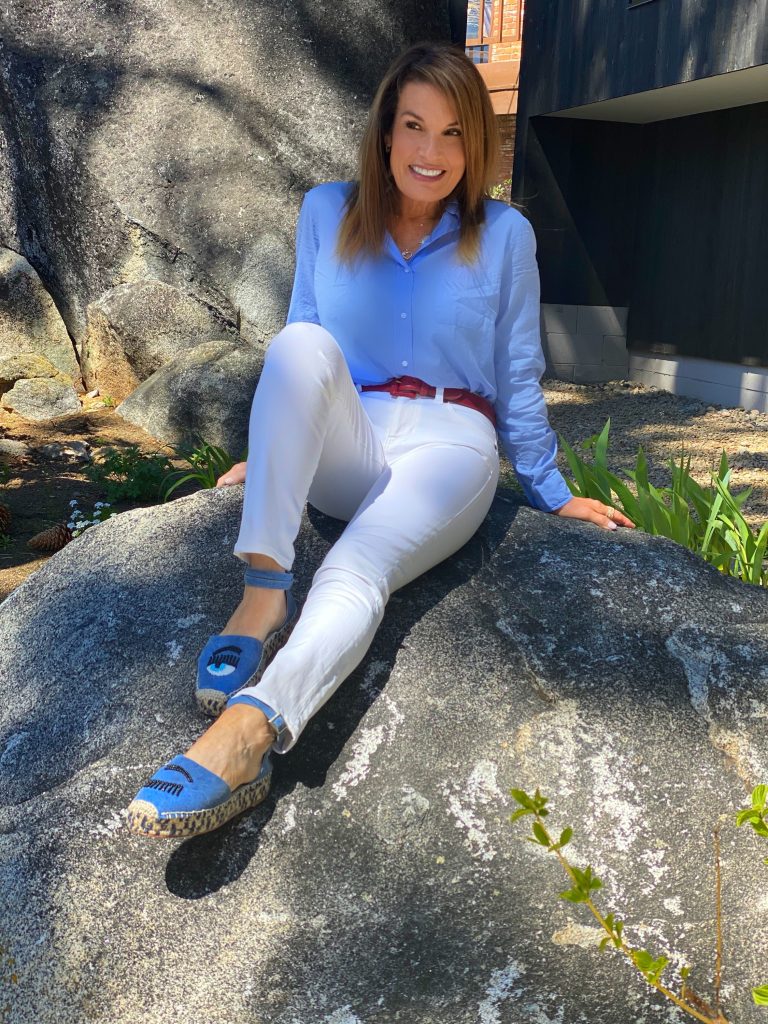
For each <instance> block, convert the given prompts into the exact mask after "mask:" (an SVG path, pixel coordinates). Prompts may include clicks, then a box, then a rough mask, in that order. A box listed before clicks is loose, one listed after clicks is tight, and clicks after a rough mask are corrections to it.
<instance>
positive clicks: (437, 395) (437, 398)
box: [435, 388, 445, 402]
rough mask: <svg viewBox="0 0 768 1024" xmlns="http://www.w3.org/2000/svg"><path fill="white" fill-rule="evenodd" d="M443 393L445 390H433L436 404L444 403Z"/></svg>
mask: <svg viewBox="0 0 768 1024" xmlns="http://www.w3.org/2000/svg"><path fill="white" fill-rule="evenodd" d="M444 393H445V388H435V401H436V402H444V401H445V399H444V398H443V395H444Z"/></svg>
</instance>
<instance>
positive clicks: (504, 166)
mask: <svg viewBox="0 0 768 1024" xmlns="http://www.w3.org/2000/svg"><path fill="white" fill-rule="evenodd" d="M496 124H497V125H498V126H499V135H500V137H501V164H500V165H499V174H498V181H499V183H500V184H503V183H504V182H507V181H511V179H512V165H513V163H514V159H515V132H516V129H517V115H516V114H497V116H496ZM509 191H510V190H509V186H506V185H505V187H504V196H505V198H506V197H507V196H508V195H509Z"/></svg>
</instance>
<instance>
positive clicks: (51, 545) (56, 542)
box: [27, 523, 72, 553]
mask: <svg viewBox="0 0 768 1024" xmlns="http://www.w3.org/2000/svg"><path fill="white" fill-rule="evenodd" d="M71 540H72V531H71V530H70V528H69V527H68V526H67V525H66V523H59V524H58V525H57V526H51V527H50V528H49V529H47V530H43V532H42V533H37V534H35V536H34V537H33V538H32V539H31V540H28V541H27V547H28V548H32V550H33V551H50V552H51V553H53V552H54V551H60V550H61V549H62V548H63V547H64V545H65V544H69V542H70V541H71Z"/></svg>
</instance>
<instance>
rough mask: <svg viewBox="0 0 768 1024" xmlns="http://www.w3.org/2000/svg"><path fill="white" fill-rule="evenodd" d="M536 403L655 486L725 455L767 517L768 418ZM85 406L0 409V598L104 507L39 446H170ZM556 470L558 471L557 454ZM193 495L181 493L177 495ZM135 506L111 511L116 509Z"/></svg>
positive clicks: (591, 390)
mask: <svg viewBox="0 0 768 1024" xmlns="http://www.w3.org/2000/svg"><path fill="white" fill-rule="evenodd" d="M545 397H546V399H547V404H548V407H549V414H550V421H551V423H552V425H553V427H554V428H555V430H556V431H557V432H558V433H559V434H561V435H562V436H563V437H565V438H566V439H567V440H568V441H569V443H570V444H572V445H576V444H577V443H578V442H579V441H581V440H583V439H584V438H587V437H589V436H590V435H592V434H594V433H597V432H598V431H599V430H600V429H601V428H602V426H603V424H604V423H605V421H606V419H607V418H608V417H609V416H610V418H611V438H612V441H611V445H610V448H609V453H610V454H609V465H611V468H613V469H614V470H618V469H622V468H623V469H628V468H630V467H632V466H634V461H635V454H636V452H637V447H638V445H640V444H642V445H643V447H644V448H645V451H646V454H647V457H648V461H649V466H650V469H651V478H652V479H653V480H654V482H656V483H658V484H663V483H665V482H666V479H667V474H666V463H667V460H668V459H670V458H676V457H677V456H678V455H679V453H680V450H681V446H684V447H685V450H686V452H688V453H689V454H690V455H691V456H692V471H693V473H694V476H695V477H696V478H697V479H698V480H699V481H700V482H701V483H704V484H706V483H708V482H709V474H710V471H711V469H712V468H714V467H715V466H716V464H717V462H718V461H719V458H720V453H721V451H723V450H725V451H726V452H727V453H728V456H729V460H730V462H731V464H732V466H733V467H734V488H735V489H738V490H740V489H741V488H743V487H752V488H753V493H752V495H751V497H750V499H749V501H748V503H747V505H746V507H745V513H746V515H747V518H748V519H749V520H750V522H751V523H752V525H759V524H760V523H762V522H763V521H765V520H766V519H768V415H756V414H754V413H746V412H744V411H743V410H731V409H722V408H720V407H713V406H707V405H705V404H704V403H702V402H698V401H696V400H694V399H686V398H678V397H675V396H674V395H670V394H668V393H666V392H662V391H655V390H653V389H649V388H644V387H642V386H639V385H635V384H631V383H630V382H628V381H616V382H613V383H610V384H605V385H602V384H600V385H575V384H567V383H563V382H558V381H546V382H545ZM84 401H85V404H84V406H83V409H82V411H81V412H79V413H73V414H72V415H70V416H63V417H59V418H57V419H55V420H47V421H44V422H40V423H35V422H32V421H29V420H23V419H22V418H21V417H19V416H17V415H16V414H14V413H11V412H7V411H6V410H3V409H0V439H4V440H8V441H12V442H13V441H15V442H22V443H23V444H24V445H25V451H24V453H23V454H8V453H6V452H2V451H0V462H2V463H4V464H5V465H7V466H8V469H9V472H10V477H9V479H8V480H7V482H6V483H5V484H4V485H1V486H0V502H3V503H5V504H6V505H8V506H9V507H10V510H11V516H12V519H11V525H10V530H9V534H8V539H7V541H6V542H5V546H3V545H2V542H1V541H0V600H2V599H4V598H5V597H6V596H7V595H8V594H10V593H11V591H12V590H14V589H15V588H16V587H17V586H18V585H19V584H20V583H21V582H22V581H23V580H25V579H26V578H27V577H28V576H29V575H30V574H32V573H33V572H35V571H36V570H37V569H39V568H40V566H41V565H43V564H44V563H45V561H46V560H47V558H49V557H50V555H41V554H40V553H37V552H34V551H31V550H30V549H29V548H28V547H27V542H28V541H29V540H30V538H31V537H33V536H34V535H35V534H37V533H39V532H41V531H42V530H45V529H47V528H48V527H50V526H53V525H55V524H57V523H65V522H66V521H67V518H68V516H69V511H70V505H69V503H70V501H71V500H72V499H77V500H78V502H79V504H80V506H81V507H82V508H83V509H84V510H86V511H89V510H90V509H91V508H92V506H93V503H94V502H95V501H103V500H105V495H104V493H103V492H102V491H101V490H100V488H99V486H98V485H97V484H94V483H91V481H89V480H88V479H87V477H86V476H85V474H84V472H83V463H82V462H79V461H77V460H76V459H75V458H71V457H62V456H59V457H51V456H50V455H46V454H45V453H44V452H43V451H41V449H42V448H43V446H45V445H48V444H50V443H52V442H61V443H63V444H68V443H71V442H73V441H80V442H85V444H87V445H88V446H89V447H90V449H91V451H92V452H96V451H97V449H98V447H99V446H101V445H114V446H117V447H120V446H123V445H129V444H135V445H138V446H139V448H140V449H141V450H142V451H143V452H146V453H152V452H161V453H163V454H166V455H169V456H170V455H172V452H171V450H170V449H169V448H166V447H164V446H163V445H162V444H160V443H159V442H158V441H156V440H155V439H154V438H153V437H151V436H150V435H149V434H147V433H146V432H145V431H143V430H141V429H140V428H138V427H135V426H132V425H131V424H130V423H127V422H126V421H125V420H123V419H122V417H121V416H119V415H118V414H117V413H116V411H115V410H114V409H111V408H106V407H104V405H103V403H102V402H101V401H100V400H99V399H98V398H97V399H93V400H90V401H89V400H87V399H86V400H84ZM177 464H178V465H182V463H177ZM561 468H563V470H566V464H565V461H564V460H562V456H561ZM507 479H508V477H507ZM193 489H194V486H190V487H188V488H186V489H185V490H182V491H178V492H177V495H179V496H180V495H181V494H183V493H189V491H190V490H193ZM139 504H142V503H140V502H133V503H124V504H121V505H119V506H115V508H116V510H117V511H125V510H127V509H129V508H135V507H137V506H138V505H139ZM144 504H146V502H145V503H144Z"/></svg>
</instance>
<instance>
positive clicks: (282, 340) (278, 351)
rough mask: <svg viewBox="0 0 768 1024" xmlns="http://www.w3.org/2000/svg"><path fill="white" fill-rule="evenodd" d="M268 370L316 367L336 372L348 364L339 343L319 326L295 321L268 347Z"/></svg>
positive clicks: (276, 336)
mask: <svg viewBox="0 0 768 1024" xmlns="http://www.w3.org/2000/svg"><path fill="white" fill-rule="evenodd" d="M264 364H265V367H266V366H269V367H270V368H277V367H278V366H287V367H289V368H290V369H295V368H296V367H301V368H302V370H306V369H308V368H309V367H312V366H317V367H318V368H319V369H321V370H323V369H326V368H327V369H329V370H331V371H333V372H335V371H337V370H338V369H340V368H341V367H342V366H344V365H346V364H345V361H344V353H343V352H342V351H341V349H340V348H339V345H338V342H337V341H336V339H335V338H334V337H333V335H332V334H331V333H330V331H327V330H326V329H325V328H324V327H321V326H320V325H319V324H311V323H304V322H301V321H299V322H295V323H291V324H286V326H285V327H284V328H283V329H282V331H280V332H279V333H278V334H276V335H275V337H274V338H273V339H272V341H271V342H270V344H269V347H268V348H267V354H266V357H265V360H264Z"/></svg>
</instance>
